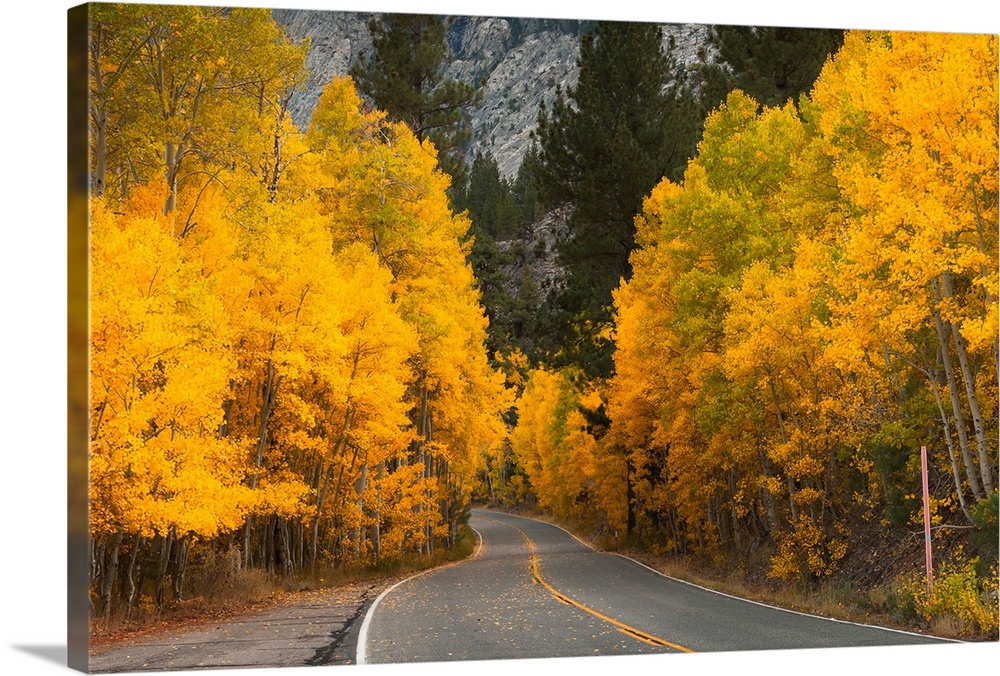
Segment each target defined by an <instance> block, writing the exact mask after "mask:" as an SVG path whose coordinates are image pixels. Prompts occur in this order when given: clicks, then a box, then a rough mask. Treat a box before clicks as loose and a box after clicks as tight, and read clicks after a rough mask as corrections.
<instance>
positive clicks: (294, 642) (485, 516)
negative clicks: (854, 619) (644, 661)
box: [90, 510, 947, 673]
mask: <svg viewBox="0 0 1000 676" xmlns="http://www.w3.org/2000/svg"><path fill="white" fill-rule="evenodd" d="M470 523H471V525H472V527H473V528H474V529H475V530H476V532H477V533H478V534H479V538H480V541H479V546H478V548H477V551H476V553H475V554H474V555H473V556H472V557H471V558H469V559H467V560H465V561H461V562H458V563H454V564H450V565H448V566H444V567H442V568H436V569H433V570H430V571H426V572H424V573H420V574H418V575H414V576H411V577H408V578H406V579H403V580H401V581H399V582H394V581H389V580H380V581H375V582H358V583H353V584H348V585H341V586H338V587H335V588H329V589H317V590H313V591H309V592H302V593H299V594H297V595H294V596H293V597H290V598H289V599H288V600H287V601H286V602H282V603H279V604H277V605H274V606H273V607H268V608H265V609H263V610H261V611H259V612H254V613H251V614H247V615H242V616H239V617H232V618H227V619H223V618H219V619H217V620H215V621H211V622H207V623H203V624H202V625H201V626H197V627H191V628H187V629H178V630H171V631H166V632H158V633H154V634H151V635H148V636H140V637H136V638H134V639H131V640H128V641H126V642H123V643H121V644H117V645H111V646H104V647H99V648H96V649H94V650H93V651H92V652H91V661H90V670H91V672H92V673H112V672H122V671H162V670H183V669H203V668H210V667H227V668H234V667H235V668H241V667H245V668H261V667H286V666H308V665H315V666H319V665H334V664H351V663H357V664H366V663H369V664H374V663H411V664H412V663H415V662H448V661H457V660H476V661H480V662H481V661H483V660H505V659H510V658H547V657H578V656H586V655H642V654H652V653H681V652H720V651H745V650H759V649H760V650H763V649H785V648H832V647H838V646H853V647H861V646H890V645H899V646H906V645H915V644H938V645H941V644H944V643H947V641H944V640H943V639H937V638H932V637H928V636H921V635H918V634H912V633H907V632H901V631H895V630H891V629H883V628H881V627H873V626H863V625H858V624H851V623H848V622H841V621H836V620H829V619H824V618H820V617H816V616H812V615H804V614H801V613H796V612H791V611H787V610H781V609H778V608H773V607H770V606H765V605H762V604H759V603H754V602H751V601H746V600H742V599H737V598H734V597H730V596H726V595H724V594H720V593H717V592H713V591H710V590H707V589H703V588H701V587H697V586H694V585H691V584H687V583H685V582H681V581H678V580H674V579H671V578H668V577H665V576H663V575H661V574H660V573H658V572H656V571H654V570H652V569H651V568H648V567H646V566H644V565H642V564H640V563H637V562H635V561H633V560H631V559H628V558H625V557H623V556H618V555H615V554H604V553H600V552H597V551H595V550H594V549H592V548H591V547H589V546H588V545H586V544H584V543H582V542H581V541H580V540H578V539H576V538H575V537H574V536H572V535H571V534H569V533H568V532H566V531H565V530H563V529H561V528H559V527H557V526H553V525H551V524H548V523H545V522H542V521H537V520H534V519H526V518H523V517H517V516H513V515H510V514H504V513H499V512H491V511H484V510H473V513H472V519H471V522H470Z"/></svg>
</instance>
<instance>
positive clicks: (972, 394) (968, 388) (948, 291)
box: [941, 270, 993, 493]
mask: <svg viewBox="0 0 1000 676" xmlns="http://www.w3.org/2000/svg"><path fill="white" fill-rule="evenodd" d="M941 285H942V292H943V296H944V298H946V299H949V300H952V299H954V290H953V288H952V286H953V285H952V279H951V273H950V272H948V271H947V270H946V271H945V272H943V273H942V274H941ZM948 324H949V326H951V335H952V338H954V340H955V353H956V354H957V355H958V363H959V366H961V369H962V382H963V383H964V384H965V397H966V400H967V401H968V403H969V413H970V414H972V426H973V428H974V429H975V431H976V449H977V451H978V453H979V476H980V479H981V480H982V482H983V488H984V489H985V491H986V493H992V492H993V465H992V464H991V463H990V458H989V450H988V446H987V441H986V428H985V426H984V425H983V414H982V412H981V411H980V410H979V396H978V395H977V394H976V377H975V375H974V374H973V373H972V369H971V367H970V366H969V351H968V349H967V348H966V343H965V337H964V336H962V331H961V322H948Z"/></svg>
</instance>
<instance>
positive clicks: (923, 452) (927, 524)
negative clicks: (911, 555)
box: [920, 446, 934, 596]
mask: <svg viewBox="0 0 1000 676" xmlns="http://www.w3.org/2000/svg"><path fill="white" fill-rule="evenodd" d="M920 474H921V481H922V483H923V488H924V549H925V554H926V559H927V595H928V596H930V595H931V592H932V591H933V590H934V568H933V566H932V564H931V501H930V493H929V492H928V490H927V447H926V446H921V447H920Z"/></svg>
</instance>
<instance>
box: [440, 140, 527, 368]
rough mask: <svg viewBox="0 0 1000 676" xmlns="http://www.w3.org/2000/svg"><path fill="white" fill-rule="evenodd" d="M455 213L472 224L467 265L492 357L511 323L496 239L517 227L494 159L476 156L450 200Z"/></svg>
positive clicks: (506, 259) (507, 261) (505, 259)
mask: <svg viewBox="0 0 1000 676" xmlns="http://www.w3.org/2000/svg"><path fill="white" fill-rule="evenodd" d="M452 202H453V206H454V208H455V209H456V210H458V211H461V210H465V211H467V212H468V215H469V220H471V221H472V225H471V226H470V227H469V236H470V237H472V247H471V248H470V250H469V255H468V260H469V265H471V266H472V270H473V272H474V273H475V275H476V281H477V284H478V286H479V291H480V293H481V294H482V304H483V306H484V307H485V309H486V316H487V317H488V319H489V328H488V330H487V340H486V346H487V349H488V350H489V352H490V354H491V355H493V354H495V353H496V352H497V351H498V350H500V349H501V348H503V347H504V345H506V344H507V342H508V341H509V339H510V333H511V330H512V329H511V323H512V318H511V316H512V306H513V303H514V299H513V298H511V296H510V294H509V293H508V292H507V290H506V289H505V286H504V282H505V276H504V273H503V270H502V268H503V267H504V266H506V265H509V264H510V263H511V256H509V255H507V254H506V253H504V251H502V250H501V248H500V246H499V245H498V244H497V241H498V240H509V239H510V238H511V237H512V236H513V233H514V229H515V226H516V225H517V216H518V214H517V209H516V205H515V204H514V200H513V197H512V196H511V192H510V185H509V183H508V182H507V181H506V180H505V179H504V178H503V177H502V176H501V175H500V168H499V167H498V166H497V163H496V160H495V159H494V158H493V156H492V155H489V154H486V155H484V154H481V153H480V154H477V155H476V159H475V161H474V162H473V163H472V169H471V171H470V173H469V183H468V186H467V187H466V189H465V190H462V191H457V192H456V193H455V196H454V199H453V200H452Z"/></svg>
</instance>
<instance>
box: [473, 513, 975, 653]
mask: <svg viewBox="0 0 1000 676" xmlns="http://www.w3.org/2000/svg"><path fill="white" fill-rule="evenodd" d="M484 511H486V510H484ZM501 513H503V514H507V513H506V512H501ZM509 516H513V517H515V518H518V519H527V520H528V521H537V522H538V523H544V524H546V525H549V526H552V527H553V528H558V529H559V530H561V531H563V532H564V533H566V534H567V535H569V536H570V537H571V538H573V539H574V540H576V541H577V542H579V543H580V544H582V545H583V546H584V547H587V548H589V549H591V550H593V551H595V552H597V553H598V554H610V555H611V556H617V557H620V558H623V559H626V560H628V561H631V562H632V563H634V564H636V565H638V566H642V567H643V568H645V569H646V570H649V571H651V572H653V573H656V574H657V575H659V576H660V577H663V578H666V579H668V580H673V581H674V582H680V583H682V584H686V585H688V586H690V587H694V588H696V589H701V590H702V591H707V592H711V593H712V594H718V595H719V596H724V597H726V598H729V599H733V600H734V601H743V602H745V603H752V604H754V605H755V606H761V607H763V608H771V609H772V610H780V611H782V612H786V613H792V614H793V615H801V616H803V617H813V618H816V619H818V620H827V621H828V622H838V623H840V624H852V625H854V626H855V627H865V628H867V629H881V630H882V631H891V632H895V633H897V634H906V635H908V636H919V637H920V638H930V639H935V640H938V641H945V642H950V643H968V641H962V640H959V639H955V638H945V637H942V636H933V635H928V634H918V633H916V632H913V631H906V630H904V629H893V628H892V627H883V626H881V625H878V624H863V623H861V622H851V621H850V620H840V619H837V618H836V617H826V616H824V615H816V614H814V613H803V612H802V611H799V610H791V609H790V608H782V607H781V606H772V605H770V604H768V603H762V602H760V601H754V600H752V599H745V598H743V597H742V596H733V595H732V594H727V593H725V592H721V591H718V590H717V589H710V588H708V587H703V586H701V585H700V584H695V583H694V582H688V581H687V580H681V579H680V578H676V577H671V576H670V575H667V574H666V573H662V572H660V571H658V570H656V569H655V568H653V567H652V566H647V565H646V564H645V563H643V562H641V561H636V560H635V559H633V558H632V557H630V556H626V555H624V554H619V553H618V552H602V551H601V550H600V549H598V548H597V547H595V546H594V545H592V544H590V543H589V542H585V541H584V540H581V539H580V538H579V537H577V536H576V535H575V534H574V533H571V532H570V531H568V530H566V529H565V528H563V527H562V526H560V525H559V524H557V523H552V522H551V521H545V520H544V519H535V518H533V517H530V516H521V515H519V514H509Z"/></svg>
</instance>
